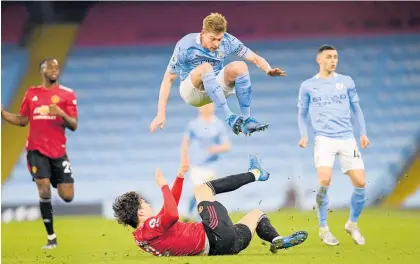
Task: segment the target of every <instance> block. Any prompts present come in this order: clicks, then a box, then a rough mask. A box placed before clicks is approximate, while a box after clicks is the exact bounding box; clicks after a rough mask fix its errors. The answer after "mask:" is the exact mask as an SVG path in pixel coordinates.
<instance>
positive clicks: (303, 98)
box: [297, 83, 309, 108]
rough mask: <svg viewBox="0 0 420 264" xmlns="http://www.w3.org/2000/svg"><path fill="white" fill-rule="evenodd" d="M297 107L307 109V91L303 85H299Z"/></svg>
mask: <svg viewBox="0 0 420 264" xmlns="http://www.w3.org/2000/svg"><path fill="white" fill-rule="evenodd" d="M297 106H298V107H299V108H309V93H308V90H307V89H306V88H305V86H304V85H303V83H302V84H301V85H300V88H299V98H298V103H297Z"/></svg>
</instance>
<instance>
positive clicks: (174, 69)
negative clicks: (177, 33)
mask: <svg viewBox="0 0 420 264" xmlns="http://www.w3.org/2000/svg"><path fill="white" fill-rule="evenodd" d="M186 57H187V51H186V50H184V49H183V48H182V47H181V44H180V42H178V43H177V44H176V46H175V49H174V52H173V53H172V57H171V59H170V61H169V64H168V67H167V68H166V69H167V70H168V71H169V72H170V73H173V74H178V73H180V72H181V69H182V65H183V64H184V63H185V60H186Z"/></svg>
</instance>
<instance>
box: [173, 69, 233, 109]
mask: <svg viewBox="0 0 420 264" xmlns="http://www.w3.org/2000/svg"><path fill="white" fill-rule="evenodd" d="M224 76H225V68H223V69H222V70H221V71H220V72H219V74H217V76H216V80H217V83H218V84H219V85H220V87H222V89H223V91H224V94H225V96H226V98H228V97H229V96H231V95H232V94H235V87H229V86H227V85H226V84H225V81H224ZM179 93H180V94H181V98H182V99H183V100H184V101H185V102H186V103H187V104H189V105H192V106H195V107H201V106H203V105H206V104H209V103H212V102H213V101H212V100H211V98H210V96H208V95H207V93H206V91H204V90H199V89H198V88H196V87H194V85H193V83H192V82H191V76H190V75H188V77H187V78H185V80H183V81H182V82H181V84H180V86H179Z"/></svg>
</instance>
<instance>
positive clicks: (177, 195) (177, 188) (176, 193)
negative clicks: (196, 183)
mask: <svg viewBox="0 0 420 264" xmlns="http://www.w3.org/2000/svg"><path fill="white" fill-rule="evenodd" d="M183 184H184V178H181V177H178V176H177V177H176V178H175V182H174V185H173V186H172V190H171V192H172V195H173V197H174V199H175V202H176V205H177V206H178V204H179V200H180V199H181V194H182V186H183ZM163 208H164V207H162V209H161V210H160V212H159V214H158V215H160V214H162V213H163Z"/></svg>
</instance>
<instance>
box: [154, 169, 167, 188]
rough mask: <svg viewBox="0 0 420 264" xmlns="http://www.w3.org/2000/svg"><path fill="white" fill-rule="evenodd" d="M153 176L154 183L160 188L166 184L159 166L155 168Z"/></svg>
mask: <svg viewBox="0 0 420 264" xmlns="http://www.w3.org/2000/svg"><path fill="white" fill-rule="evenodd" d="M155 178H156V184H157V185H158V186H159V187H160V188H162V187H163V186H165V185H167V183H166V179H165V176H163V173H162V171H161V170H160V169H159V168H157V169H156V173H155Z"/></svg>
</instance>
